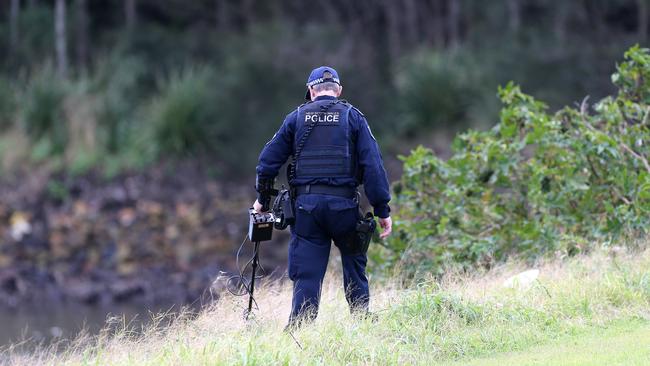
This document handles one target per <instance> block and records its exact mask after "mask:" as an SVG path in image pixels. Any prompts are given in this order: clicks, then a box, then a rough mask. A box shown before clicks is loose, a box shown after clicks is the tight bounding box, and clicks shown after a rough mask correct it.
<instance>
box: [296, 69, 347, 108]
mask: <svg viewBox="0 0 650 366" xmlns="http://www.w3.org/2000/svg"><path fill="white" fill-rule="evenodd" d="M320 83H337V84H339V85H341V80H340V79H339V74H338V73H337V72H336V70H334V68H332V67H329V66H321V67H317V68H315V69H313V70H312V71H311V74H309V78H307V93H306V94H305V99H306V100H310V94H309V88H310V87H312V86H314V85H316V84H320Z"/></svg>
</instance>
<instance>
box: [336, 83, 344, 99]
mask: <svg viewBox="0 0 650 366" xmlns="http://www.w3.org/2000/svg"><path fill="white" fill-rule="evenodd" d="M342 93H343V85H339V91H338V93H336V97H337V98H338V97H340V96H341V94H342Z"/></svg>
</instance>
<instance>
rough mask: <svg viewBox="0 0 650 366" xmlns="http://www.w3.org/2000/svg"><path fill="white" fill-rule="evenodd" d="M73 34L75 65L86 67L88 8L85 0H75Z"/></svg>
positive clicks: (83, 68) (82, 68)
mask: <svg viewBox="0 0 650 366" xmlns="http://www.w3.org/2000/svg"><path fill="white" fill-rule="evenodd" d="M75 7H76V9H75V34H76V37H75V38H76V39H75V40H76V52H77V66H78V67H79V68H80V69H81V70H85V69H86V65H87V62H88V9H87V8H86V0H75Z"/></svg>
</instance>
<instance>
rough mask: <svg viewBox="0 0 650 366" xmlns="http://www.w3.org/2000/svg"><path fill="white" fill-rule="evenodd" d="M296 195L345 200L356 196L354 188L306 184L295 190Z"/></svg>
mask: <svg viewBox="0 0 650 366" xmlns="http://www.w3.org/2000/svg"><path fill="white" fill-rule="evenodd" d="M295 192H296V195H297V196H299V195H301V194H310V193H312V194H327V195H330V196H339V197H345V198H355V197H356V195H357V190H356V188H352V187H337V186H328V185H325V184H307V185H304V186H298V187H296V188H295Z"/></svg>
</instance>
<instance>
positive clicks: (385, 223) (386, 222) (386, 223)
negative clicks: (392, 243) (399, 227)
mask: <svg viewBox="0 0 650 366" xmlns="http://www.w3.org/2000/svg"><path fill="white" fill-rule="evenodd" d="M379 226H381V228H382V229H384V230H383V231H382V232H381V234H379V239H385V238H386V237H388V235H390V233H391V231H393V220H392V219H391V218H390V216H388V217H387V218H385V219H382V218H379Z"/></svg>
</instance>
